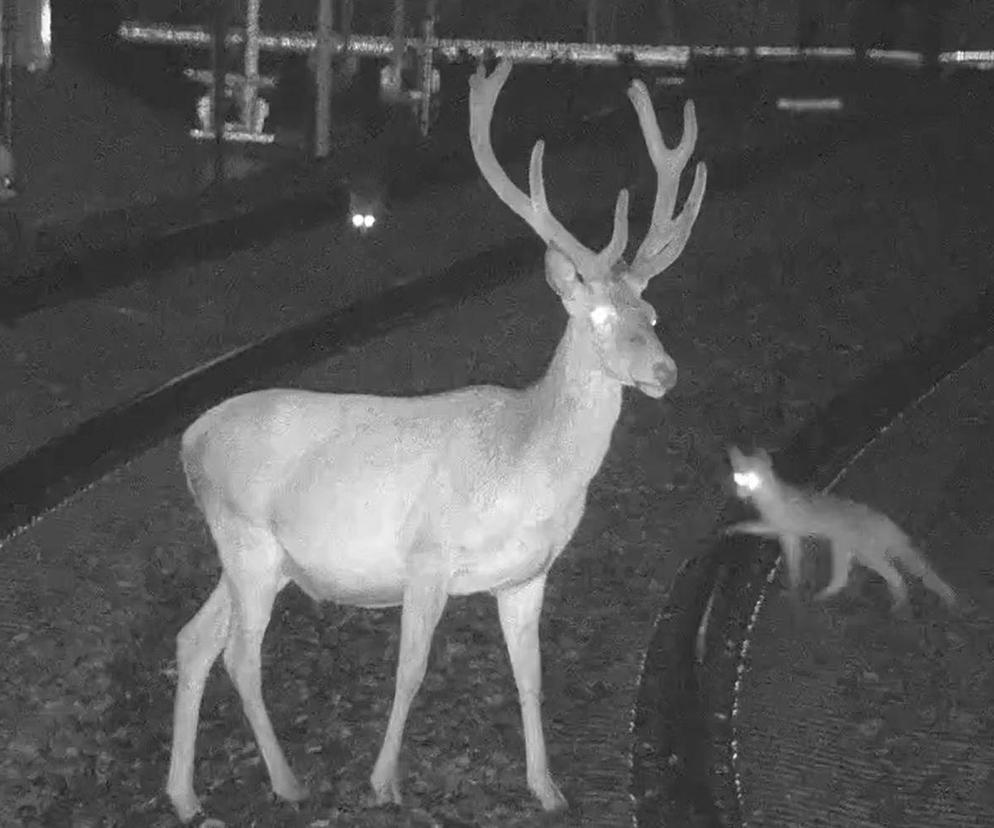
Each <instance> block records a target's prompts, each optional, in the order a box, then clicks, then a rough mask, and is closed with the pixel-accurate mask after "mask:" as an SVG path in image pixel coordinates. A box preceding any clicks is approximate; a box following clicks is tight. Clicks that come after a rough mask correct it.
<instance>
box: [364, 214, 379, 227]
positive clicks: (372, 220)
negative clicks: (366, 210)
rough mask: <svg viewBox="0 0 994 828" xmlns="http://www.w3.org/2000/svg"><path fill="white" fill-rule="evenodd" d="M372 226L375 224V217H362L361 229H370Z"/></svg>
mask: <svg viewBox="0 0 994 828" xmlns="http://www.w3.org/2000/svg"><path fill="white" fill-rule="evenodd" d="M374 224H376V216H374V215H370V214H367V215H365V216H363V217H362V225H363V227H367V228H369V227H372V226H373V225H374Z"/></svg>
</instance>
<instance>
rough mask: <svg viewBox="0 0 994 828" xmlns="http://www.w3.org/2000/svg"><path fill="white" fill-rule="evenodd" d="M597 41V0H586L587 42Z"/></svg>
mask: <svg viewBox="0 0 994 828" xmlns="http://www.w3.org/2000/svg"><path fill="white" fill-rule="evenodd" d="M596 42H597V0H587V43H596Z"/></svg>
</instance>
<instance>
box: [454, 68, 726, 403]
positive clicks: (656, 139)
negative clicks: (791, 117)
mask: <svg viewBox="0 0 994 828" xmlns="http://www.w3.org/2000/svg"><path fill="white" fill-rule="evenodd" d="M510 72H511V62H510V61H508V60H503V61H501V63H500V64H499V65H498V67H497V69H495V70H494V72H493V74H492V75H490V76H489V77H487V75H486V74H485V72H484V70H483V67H482V66H481V67H480V68H479V69H478V70H477V72H476V74H475V75H474V76H473V77H471V78H470V94H469V106H470V116H469V121H470V141H471V143H472V146H473V155H474V157H475V158H476V163H477V165H478V166H479V168H480V172H481V173H482V174H483V177H484V179H485V180H486V181H487V183H488V184H490V186H491V187H492V188H493V190H494V192H495V193H496V194H497V196H498V198H500V200H501V201H503V202H504V203H505V204H506V205H507V206H508V207H510V208H511V209H512V210H513V211H514V212H515V213H516V214H517V215H518V216H520V217H521V218H522V219H524V220H525V221H526V222H527V223H528V225H529V226H530V227H531V228H532V229H533V230H534V231H535V232H536V233H537V234H538V236H539V237H540V238H541V239H542V240H543V241H544V242H545V243H546V245H547V251H546V256H545V272H546V278H547V279H548V281H549V284H550V285H551V286H552V288H553V289H554V290H555V291H556V293H558V294H559V296H560V298H561V299H562V302H563V306H564V307H565V308H566V311H567V312H568V313H569V315H570V317H571V319H572V320H573V321H572V324H574V325H578V326H579V327H580V330H581V331H582V332H583V334H584V335H585V336H586V337H587V340H588V341H589V342H590V343H591V345H592V346H593V350H594V352H595V353H596V354H597V357H598V360H599V362H600V366H599V367H600V369H601V370H602V371H603V373H604V374H606V375H607V376H609V377H611V378H612V379H615V380H617V381H618V382H621V383H623V384H625V385H630V386H634V387H636V388H638V389H639V390H641V391H642V392H643V393H645V394H647V395H649V396H650V397H654V398H659V397H662V396H663V394H665V393H666V391H668V390H669V389H670V388H672V387H673V386H674V384H675V383H676V376H677V368H676V364H675V363H674V362H673V359H672V358H671V357H670V356H669V354H667V353H666V350H665V349H664V348H663V345H662V343H661V342H660V341H659V337H658V336H657V335H656V331H655V324H656V311H655V309H654V308H653V307H652V305H650V304H649V303H648V302H647V301H645V300H644V299H643V298H642V293H643V291H644V290H645V288H646V286H647V285H648V284H649V280H650V279H652V277H653V276H656V275H657V274H659V273H661V272H662V271H663V270H665V269H666V268H667V267H669V266H670V265H671V264H672V263H673V262H674V261H675V260H676V258H677V257H678V256H679V255H680V253H681V252H682V251H683V248H684V245H686V243H687V239H688V238H689V237H690V231H691V228H692V227H693V226H694V221H695V220H696V219H697V213H698V211H699V210H700V207H701V201H702V200H703V198H704V190H705V187H706V185H707V169H706V167H705V166H704V164H703V163H698V165H697V168H696V170H695V174H694V184H693V187H692V188H691V191H690V195H689V196H688V197H687V201H686V203H685V204H684V207H683V209H682V210H681V211H680V213H679V214H677V215H676V216H674V215H673V211H674V208H675V207H676V197H677V189H678V187H679V184H680V175H681V173H682V172H683V169H684V167H685V166H686V164H687V161H688V160H689V159H690V156H691V154H692V153H693V151H694V145H695V143H696V141H697V120H696V117H695V115H694V105H693V103H691V102H690V101H688V102H687V104H686V106H685V107H684V133H683V136H682V138H681V139H680V142H679V144H678V145H677V147H676V148H675V149H668V148H667V147H666V144H665V143H664V142H663V137H662V134H661V133H660V130H659V124H658V123H657V121H656V116H655V112H654V111H653V109H652V101H651V99H650V98H649V92H648V90H647V89H646V88H645V84H643V83H642V82H641V81H638V80H636V81H633V82H632V85H631V88H630V89H629V90H628V97H629V99H630V100H631V102H632V105H633V106H634V107H635V112H636V114H637V115H638V119H639V124H640V125H641V127H642V134H643V136H644V137H645V142H646V145H647V146H648V149H649V156H650V158H651V159H652V163H653V166H654V168H655V170H656V177H657V180H656V199H655V203H654V205H653V210H652V222H651V224H650V226H649V231H648V233H647V234H646V237H645V239H644V240H643V241H642V244H641V245H640V247H639V249H638V252H637V253H636V254H635V257H634V258H633V259H632V261H631V263H628V262H627V261H625V259H624V252H625V248H626V247H627V246H628V191H627V190H624V189H623V190H621V192H619V193H618V199H617V201H616V203H615V209H614V230H613V232H612V234H611V240H610V241H609V242H608V244H607V246H606V247H605V248H604V249H603V250H600V251H593V250H591V249H589V248H588V247H585V246H584V245H582V244H581V243H580V242H579V241H578V240H577V239H576V238H575V237H574V236H573V235H572V234H570V233H569V231H568V230H566V228H565V227H563V225H562V224H560V223H559V221H558V220H557V219H556V217H555V216H553V215H552V212H551V211H550V210H549V204H548V201H547V199H546V195H545V184H544V181H543V177H542V155H543V152H544V149H545V146H544V143H543V142H542V141H538V142H536V144H535V146H534V148H533V149H532V154H531V163H530V165H529V168H528V189H529V193H528V194H527V195H526V194H525V193H524V192H522V191H521V190H520V189H518V187H516V186H515V184H514V183H513V182H512V181H511V179H510V178H509V177H508V176H507V173H505V172H504V170H503V169H502V168H501V166H500V164H499V163H498V162H497V158H496V156H495V155H494V151H493V146H492V144H491V141H490V122H491V119H492V118H493V110H494V105H495V103H496V101H497V96H498V95H499V94H500V90H501V88H502V87H503V86H504V83H505V81H506V80H507V78H508V75H509V74H510Z"/></svg>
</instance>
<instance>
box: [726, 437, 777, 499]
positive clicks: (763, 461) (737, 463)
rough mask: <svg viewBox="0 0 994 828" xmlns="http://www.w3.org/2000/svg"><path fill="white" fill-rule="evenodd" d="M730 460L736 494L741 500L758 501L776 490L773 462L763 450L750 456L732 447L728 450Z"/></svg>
mask: <svg viewBox="0 0 994 828" xmlns="http://www.w3.org/2000/svg"><path fill="white" fill-rule="evenodd" d="M728 459H729V462H731V464H732V481H733V482H734V483H735V494H736V496H737V497H739V498H740V499H742V500H756V499H757V498H761V497H762V496H763V495H764V494H768V493H770V492H772V491H773V490H774V489H775V488H776V483H777V481H776V476H775V475H774V473H773V461H772V460H771V459H770V455H769V454H767V453H766V452H765V451H764V450H763V449H759V450H758V451H757V452H756V453H755V454H752V455H749V454H744V453H743V452H742V451H741V450H740V449H738V448H736V447H735V446H731V447H730V448H729V449H728Z"/></svg>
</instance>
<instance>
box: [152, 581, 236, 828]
mask: <svg viewBox="0 0 994 828" xmlns="http://www.w3.org/2000/svg"><path fill="white" fill-rule="evenodd" d="M230 623H231V593H230V591H229V587H228V583H227V581H226V580H225V578H224V576H223V575H222V576H221V579H220V581H218V584H217V586H216V587H214V591H213V592H212V593H211V595H210V597H209V598H208V599H207V601H206V602H205V603H204V605H203V606H202V607H201V608H200V610H199V611H198V612H197V614H196V615H195V616H193V618H191V619H190V621H189V622H187V624H186V625H185V626H184V627H183V629H182V630H180V632H179V635H177V636H176V672H177V681H176V700H175V703H174V706H173V745H172V751H171V753H170V757H169V778H168V780H167V782H166V792H167V793H168V795H169V799H170V801H171V802H172V803H173V808H175V809H176V813H177V815H178V816H179V818H180V820H182V821H183V822H188V821H190V820H191V819H193V817H194V816H195V815H196V814H197V812H198V811H199V810H200V801H199V800H198V799H197V795H196V793H195V792H194V788H193V759H194V754H195V749H196V741H197V722H198V721H199V719H200V703H201V700H202V699H203V696H204V685H205V684H206V683H207V676H208V675H209V674H210V671H211V667H212V666H213V664H214V662H215V661H216V660H217V657H218V656H219V655H220V654H221V650H222V649H223V648H224V643H225V641H226V640H227V638H228V628H229V625H230Z"/></svg>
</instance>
